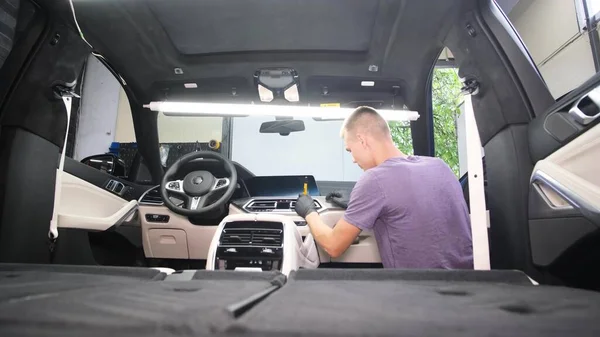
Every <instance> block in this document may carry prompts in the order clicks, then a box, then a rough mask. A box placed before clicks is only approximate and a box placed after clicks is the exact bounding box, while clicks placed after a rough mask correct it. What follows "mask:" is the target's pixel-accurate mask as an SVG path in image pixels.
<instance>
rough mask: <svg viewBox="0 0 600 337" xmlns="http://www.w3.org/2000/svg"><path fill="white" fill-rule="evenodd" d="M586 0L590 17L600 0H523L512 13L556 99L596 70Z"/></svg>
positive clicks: (599, 4) (509, 15) (511, 19)
mask: <svg viewBox="0 0 600 337" xmlns="http://www.w3.org/2000/svg"><path fill="white" fill-rule="evenodd" d="M583 1H586V3H587V5H588V6H589V8H590V16H594V14H596V13H598V11H599V10H600V1H598V0H574V1H567V0H528V1H525V0H523V1H520V2H519V3H518V4H517V5H516V6H514V7H513V8H512V9H511V10H510V12H509V13H508V17H509V19H510V21H511V22H512V23H513V26H514V27H515V29H516V30H517V33H518V34H519V36H520V37H521V39H522V40H523V42H524V44H525V46H526V48H527V50H528V51H529V53H530V55H531V57H532V59H533V61H534V62H535V64H536V65H537V67H538V69H539V71H540V74H541V75H542V77H543V79H544V81H545V82H546V85H547V86H548V89H549V90H550V92H551V93H552V95H553V96H554V98H559V97H561V96H563V95H564V94H566V93H568V92H569V91H571V90H573V89H575V88H576V87H578V86H579V85H581V84H582V83H583V82H585V81H586V80H587V79H589V78H590V77H591V76H593V75H594V74H595V73H596V68H595V66H594V60H593V54H592V48H591V44H590V34H589V33H588V31H587V30H586V29H585V22H586V20H585V12H584V10H583V4H584V2H583ZM499 3H500V4H501V2H499ZM593 34H597V32H596V31H594V32H593Z"/></svg>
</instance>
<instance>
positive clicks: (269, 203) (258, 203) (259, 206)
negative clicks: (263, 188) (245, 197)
mask: <svg viewBox="0 0 600 337" xmlns="http://www.w3.org/2000/svg"><path fill="white" fill-rule="evenodd" d="M276 208H277V201H275V200H254V201H251V202H250V203H248V206H246V209H247V210H248V211H250V212H272V211H273V210H275V209H276Z"/></svg>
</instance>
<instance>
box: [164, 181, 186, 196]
mask: <svg viewBox="0 0 600 337" xmlns="http://www.w3.org/2000/svg"><path fill="white" fill-rule="evenodd" d="M165 189H166V190H167V191H169V192H173V193H176V194H179V195H186V194H185V192H184V191H183V180H172V181H168V182H167V183H166V185H165Z"/></svg>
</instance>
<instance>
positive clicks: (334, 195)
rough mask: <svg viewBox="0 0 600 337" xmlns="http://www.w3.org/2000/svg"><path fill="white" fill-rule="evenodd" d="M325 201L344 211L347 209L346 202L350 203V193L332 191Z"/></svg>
mask: <svg viewBox="0 0 600 337" xmlns="http://www.w3.org/2000/svg"><path fill="white" fill-rule="evenodd" d="M325 200H327V201H329V202H330V203H332V204H334V205H337V206H339V207H341V208H343V209H346V208H348V202H350V193H348V191H343V190H339V191H334V192H331V193H329V194H328V195H327V197H326V198H325Z"/></svg>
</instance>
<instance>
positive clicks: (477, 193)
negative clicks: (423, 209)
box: [463, 94, 490, 270]
mask: <svg viewBox="0 0 600 337" xmlns="http://www.w3.org/2000/svg"><path fill="white" fill-rule="evenodd" d="M471 97H472V96H471V95H470V94H466V95H465V96H464V98H465V100H464V103H463V107H464V112H463V113H464V114H465V129H466V130H465V131H466V133H465V139H466V147H467V172H468V173H467V174H468V175H469V208H470V210H471V212H470V213H471V214H470V217H471V235H472V240H473V265H474V268H475V269H479V270H490V246H489V240H488V223H489V219H488V214H487V209H486V205H485V189H484V177H483V162H482V159H481V158H482V155H483V153H482V151H483V149H482V148H481V139H480V138H479V129H477V122H476V121H475V113H474V111H473V102H472V99H471Z"/></svg>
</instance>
